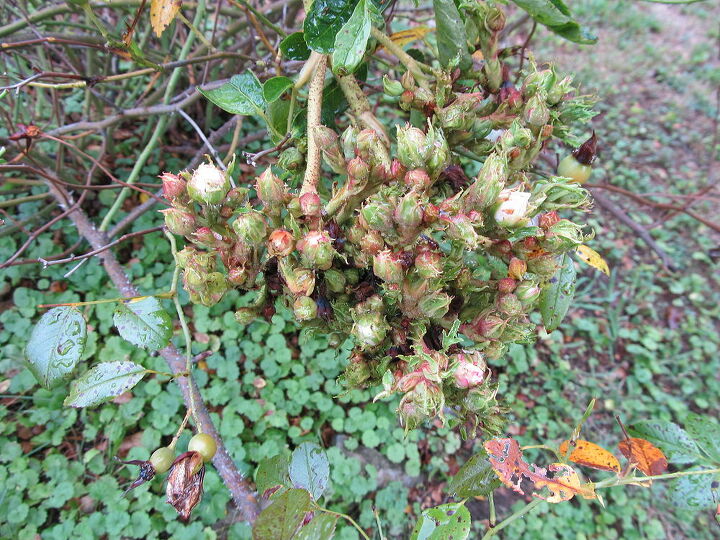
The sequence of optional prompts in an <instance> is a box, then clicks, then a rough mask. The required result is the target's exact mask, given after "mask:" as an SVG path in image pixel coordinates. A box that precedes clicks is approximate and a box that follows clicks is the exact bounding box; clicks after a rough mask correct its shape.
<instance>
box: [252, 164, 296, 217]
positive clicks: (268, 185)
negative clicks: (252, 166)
mask: <svg viewBox="0 0 720 540" xmlns="http://www.w3.org/2000/svg"><path fill="white" fill-rule="evenodd" d="M255 190H256V191H257V196H258V199H260V200H261V201H262V202H263V204H264V205H265V206H269V207H271V208H276V207H277V206H278V205H281V204H283V203H285V202H287V199H288V193H287V188H286V186H285V182H283V181H282V180H280V178H278V177H277V176H276V175H275V174H273V172H272V170H271V169H270V167H268V168H267V169H265V170H264V171H263V173H262V174H261V175H260V176H258V177H257V181H256V183H255Z"/></svg>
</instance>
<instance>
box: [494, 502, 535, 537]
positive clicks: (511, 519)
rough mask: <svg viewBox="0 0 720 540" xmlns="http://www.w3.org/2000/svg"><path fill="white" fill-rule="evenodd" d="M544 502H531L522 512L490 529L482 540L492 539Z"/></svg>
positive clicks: (519, 511)
mask: <svg viewBox="0 0 720 540" xmlns="http://www.w3.org/2000/svg"><path fill="white" fill-rule="evenodd" d="M541 502H543V500H542V499H535V500H533V501H530V502H529V503H527V504H526V505H525V506H523V507H522V508H521V509H520V510H518V511H517V512H515V513H514V514H512V515H511V516H508V517H506V518H505V519H503V520H502V521H501V522H500V523H498V524H497V525H496V526H495V527H493V528H491V529H489V530H488V531H487V532H486V533H485V535H484V536H483V537H482V540H487V539H488V538H491V537H492V536H494V535H496V534H497V533H498V532H499V531H501V530H503V529H504V528H505V527H507V526H508V525H510V524H511V523H512V522H513V521H516V520H518V519H520V518H521V517H523V516H524V515H525V514H527V513H528V512H530V511H531V510H532V509H533V508H535V507H536V506H537V505H538V504H540V503H541Z"/></svg>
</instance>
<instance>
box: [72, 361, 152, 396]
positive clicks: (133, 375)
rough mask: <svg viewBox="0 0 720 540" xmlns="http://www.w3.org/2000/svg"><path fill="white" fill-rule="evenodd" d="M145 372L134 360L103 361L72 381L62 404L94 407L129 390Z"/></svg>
mask: <svg viewBox="0 0 720 540" xmlns="http://www.w3.org/2000/svg"><path fill="white" fill-rule="evenodd" d="M147 372H148V371H147V370H146V369H145V368H144V367H142V366H140V365H138V364H136V363H134V362H103V363H102V364H98V365H97V366H95V367H94V368H92V369H91V370H90V371H88V372H87V373H85V374H84V375H83V376H82V377H80V378H79V379H78V380H76V381H75V382H74V383H73V385H72V388H70V394H69V395H68V397H66V398H65V402H64V404H65V405H66V406H69V407H94V406H95V405H99V404H100V403H103V402H105V401H108V400H109V399H112V398H114V397H117V396H119V395H120V394H122V393H123V392H126V391H128V390H130V389H131V388H132V387H133V386H135V385H136V384H137V383H138V382H140V380H141V379H142V378H143V377H144V376H145V374H146V373H147Z"/></svg>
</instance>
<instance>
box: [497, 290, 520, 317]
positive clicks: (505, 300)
mask: <svg viewBox="0 0 720 540" xmlns="http://www.w3.org/2000/svg"><path fill="white" fill-rule="evenodd" d="M495 303H496V305H497V308H498V310H500V311H501V312H502V313H506V314H508V315H519V314H520V313H522V304H520V300H518V297H517V296H515V295H514V294H511V293H510V294H503V295H500V296H498V297H497V298H496V300H495Z"/></svg>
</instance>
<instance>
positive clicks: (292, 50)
mask: <svg viewBox="0 0 720 540" xmlns="http://www.w3.org/2000/svg"><path fill="white" fill-rule="evenodd" d="M280 51H281V52H282V53H283V56H285V58H287V59H288V60H307V59H308V58H310V49H308V46H307V43H305V36H304V34H303V33H302V32H295V33H294V34H290V35H289V36H288V37H286V38H285V39H283V40H282V41H281V42H280Z"/></svg>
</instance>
